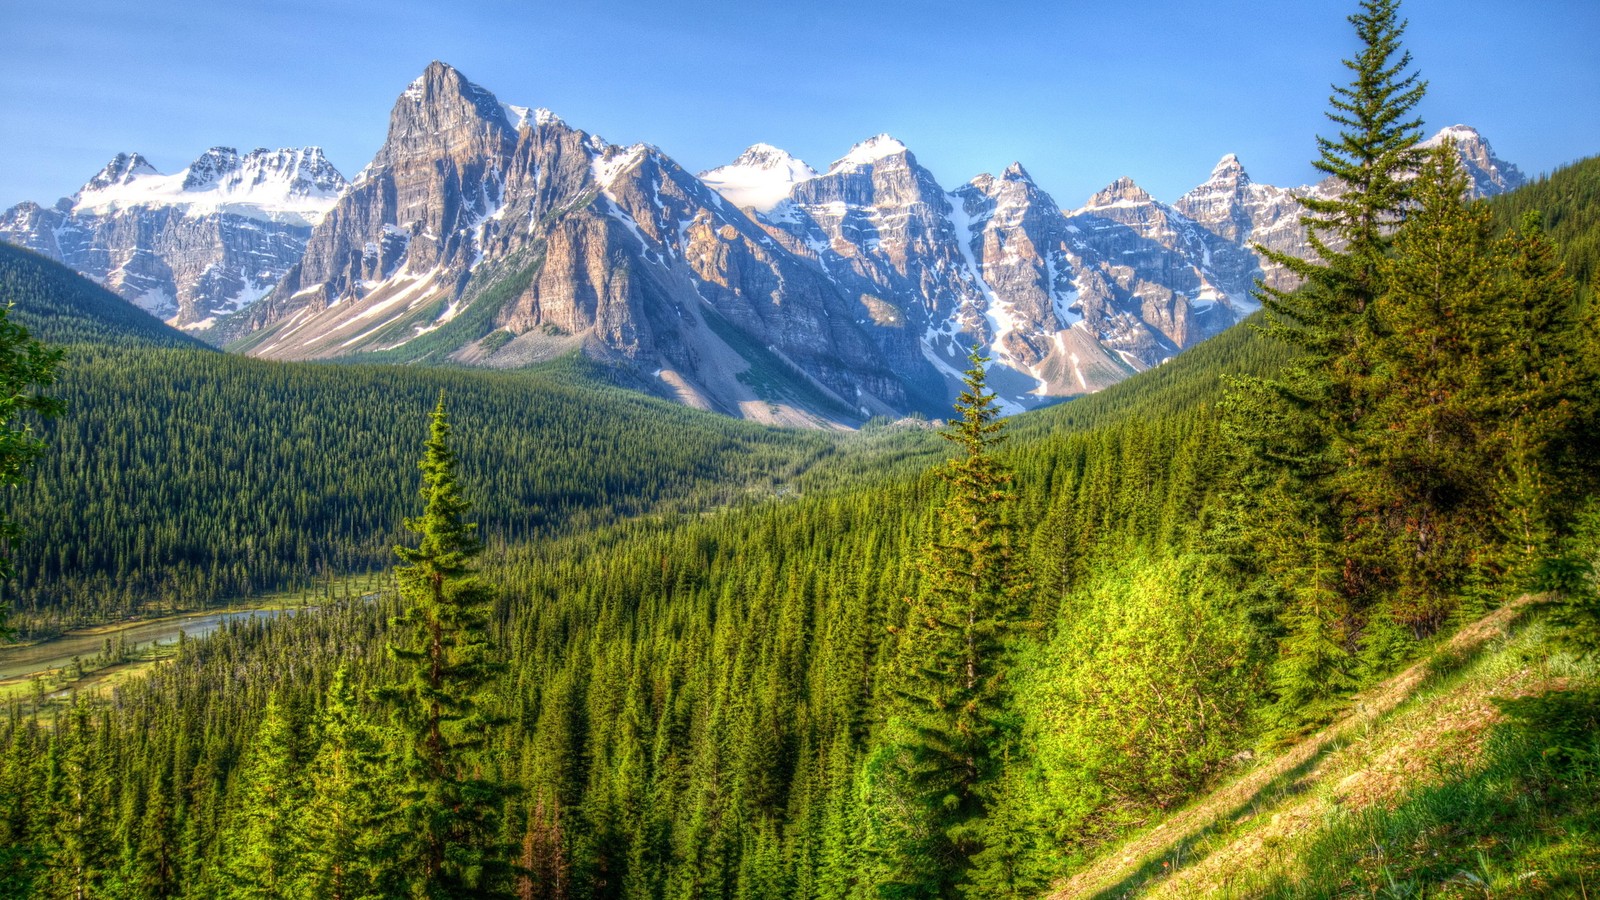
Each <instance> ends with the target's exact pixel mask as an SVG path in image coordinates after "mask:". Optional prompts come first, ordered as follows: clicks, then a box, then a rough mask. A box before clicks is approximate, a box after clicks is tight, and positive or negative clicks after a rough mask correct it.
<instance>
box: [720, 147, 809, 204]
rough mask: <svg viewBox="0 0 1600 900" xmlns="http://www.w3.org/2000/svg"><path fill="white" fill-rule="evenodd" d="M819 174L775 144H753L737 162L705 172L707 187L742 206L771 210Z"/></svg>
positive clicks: (740, 155)
mask: <svg viewBox="0 0 1600 900" xmlns="http://www.w3.org/2000/svg"><path fill="white" fill-rule="evenodd" d="M815 177H817V170H815V169H813V168H811V167H810V166H808V165H806V163H805V161H804V160H801V159H798V158H796V157H794V156H793V155H791V154H790V153H789V152H788V151H786V150H781V149H779V148H777V147H774V146H772V145H771V144H752V145H751V146H750V147H749V149H747V150H745V151H744V152H743V153H741V154H739V158H738V159H735V160H734V161H733V162H731V163H729V164H727V165H725V166H718V167H717V168H715V169H711V170H709V171H705V172H701V173H700V175H699V178H700V180H701V181H702V182H704V183H705V185H706V187H709V188H711V189H712V190H714V191H716V192H717V193H719V194H721V195H722V196H723V197H724V198H725V199H727V200H728V202H730V203H732V204H733V205H734V206H738V207H749V208H752V209H754V210H756V211H757V212H760V213H768V212H771V211H772V210H773V209H774V208H775V207H777V205H778V204H780V203H782V202H783V201H785V200H787V199H789V194H790V193H791V192H793V190H794V186H795V185H797V184H799V183H801V182H803V181H809V180H811V179H813V178H815Z"/></svg>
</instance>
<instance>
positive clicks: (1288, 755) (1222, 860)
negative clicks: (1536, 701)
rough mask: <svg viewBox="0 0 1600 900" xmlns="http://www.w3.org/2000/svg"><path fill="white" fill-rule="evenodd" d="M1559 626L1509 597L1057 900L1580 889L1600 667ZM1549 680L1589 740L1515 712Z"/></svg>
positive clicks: (1091, 868)
mask: <svg viewBox="0 0 1600 900" xmlns="http://www.w3.org/2000/svg"><path fill="white" fill-rule="evenodd" d="M1550 635H1551V629H1550V626H1549V625H1548V624H1547V623H1546V622H1544V621H1543V620H1542V616H1541V615H1539V613H1538V612H1537V604H1536V603H1535V602H1534V601H1533V599H1532V598H1528V597H1524V598H1523V599H1522V600H1520V601H1518V602H1516V603H1512V604H1508V605H1506V606H1504V607H1501V608H1500V609H1498V610H1496V611H1494V612H1493V613H1491V614H1489V615H1488V616H1485V617H1484V618H1483V619H1481V620H1479V621H1477V622H1475V623H1472V624H1470V625H1468V626H1466V627H1464V628H1462V629H1461V630H1460V631H1458V632H1457V633H1456V634H1455V635H1454V637H1452V638H1451V639H1450V640H1448V641H1445V642H1442V643H1441V644H1440V645H1439V646H1438V647H1436V648H1435V649H1434V650H1433V651H1432V653H1431V654H1429V655H1428V657H1427V658H1425V659H1423V660H1422V661H1420V662H1418V663H1416V664H1414V665H1412V666H1410V667H1409V668H1407V669H1405V670H1404V671H1402V672H1401V673H1399V674H1397V675H1395V676H1394V677H1392V678H1390V679H1388V680H1386V681H1383V682H1381V683H1379V684H1377V685H1374V686H1373V687H1371V688H1369V689H1367V690H1365V691H1363V692H1361V693H1360V694H1358V695H1357V696H1356V697H1355V698H1353V708H1352V709H1351V711H1350V712H1349V713H1348V714H1347V715H1345V716H1343V717H1341V718H1340V719H1339V720H1338V721H1336V722H1334V723H1332V724H1330V725H1329V726H1328V727H1327V728H1324V729H1323V730H1321V731H1319V732H1317V733H1316V734H1313V735H1311V736H1309V737H1307V738H1305V739H1304V740H1302V741H1300V742H1298V743H1296V744H1294V745H1292V746H1291V747H1289V748H1287V749H1285V750H1282V751H1278V752H1269V753H1267V754H1265V755H1263V756H1262V757H1261V758H1260V759H1257V760H1255V761H1254V762H1253V763H1252V764H1251V765H1250V767H1249V769H1248V771H1247V772H1246V773H1244V774H1242V775H1241V776H1239V777H1238V778H1237V779H1234V780H1233V781H1231V782H1229V783H1226V784H1224V785H1221V786H1220V787H1218V788H1217V789H1216V790H1215V791H1213V792H1211V793H1209V794H1206V795H1205V796H1202V797H1200V798H1197V799H1196V800H1195V801H1194V802H1193V803H1191V804H1189V805H1187V806H1186V807H1185V808H1183V809H1181V810H1179V811H1177V812H1174V813H1173V814H1171V815H1168V816H1162V817H1158V818H1157V819H1155V821H1154V822H1153V823H1151V824H1149V825H1148V826H1146V827H1144V828H1142V829H1140V830H1139V832H1138V833H1136V834H1135V835H1132V836H1130V837H1129V838H1127V839H1126V840H1123V841H1118V842H1114V843H1111V844H1109V845H1107V846H1105V847H1103V848H1100V849H1099V850H1098V852H1097V853H1096V856H1095V859H1094V860H1093V861H1092V862H1091V863H1089V864H1088V865H1087V866H1085V867H1084V868H1083V869H1082V870H1080V871H1079V872H1077V873H1076V874H1074V875H1073V876H1072V877H1071V878H1070V879H1068V880H1066V882H1065V884H1063V885H1060V886H1058V887H1057V889H1056V890H1054V891H1053V892H1052V893H1051V894H1050V895H1049V896H1050V897H1051V900H1080V898H1112V897H1129V896H1137V897H1186V898H1200V897H1234V898H1245V897H1332V896H1347V895H1355V896H1373V895H1376V896H1415V897H1482V896H1492V897H1506V898H1511V897H1579V896H1586V895H1587V894H1586V893H1585V892H1586V891H1587V889H1588V888H1587V886H1588V885H1595V884H1600V844H1597V842H1596V839H1597V828H1600V800H1597V796H1596V794H1595V793H1594V791H1593V787H1592V779H1593V778H1594V774H1595V766H1596V764H1597V762H1600V755H1597V751H1600V746H1597V745H1594V744H1593V739H1594V737H1595V735H1596V734H1597V733H1600V732H1596V731H1595V730H1593V729H1594V728H1595V722H1594V716H1595V715H1597V714H1600V707H1597V706H1595V705H1594V698H1595V697H1596V696H1597V694H1596V691H1597V689H1600V666H1597V665H1596V662H1595V661H1589V662H1584V661H1582V660H1580V659H1578V658H1576V657H1574V656H1573V655H1571V654H1570V653H1563V652H1561V650H1560V649H1559V648H1557V647H1556V646H1554V645H1553V644H1552V642H1551V641H1550ZM1550 691H1554V692H1555V693H1554V694H1551V695H1550V696H1551V697H1553V698H1555V699H1553V700H1546V701H1544V702H1545V703H1547V704H1548V705H1549V706H1551V707H1555V708H1562V707H1571V708H1573V709H1574V710H1579V711H1581V712H1580V715H1587V716H1588V717H1589V720H1588V725H1587V727H1588V728H1589V729H1590V730H1589V734H1588V737H1589V739H1590V743H1587V744H1585V743H1581V742H1580V743H1578V744H1577V745H1576V746H1574V745H1573V744H1572V742H1571V740H1570V735H1567V734H1563V733H1561V732H1560V731H1558V730H1551V729H1550V723H1549V722H1548V721H1539V720H1538V719H1534V720H1532V721H1529V720H1528V719H1526V718H1518V717H1517V714H1516V713H1517V711H1518V710H1526V709H1529V708H1530V707H1529V706H1528V704H1529V700H1528V699H1527V698H1530V697H1533V696H1537V695H1541V694H1544V693H1545V692H1550ZM1519 703H1520V704H1522V705H1521V706H1519V705H1518V704H1519ZM1585 707H1587V709H1586V710H1585ZM1507 710H1511V711H1512V715H1507V712H1506V711H1507ZM1579 721H1583V720H1582V719H1581V718H1580V719H1579Z"/></svg>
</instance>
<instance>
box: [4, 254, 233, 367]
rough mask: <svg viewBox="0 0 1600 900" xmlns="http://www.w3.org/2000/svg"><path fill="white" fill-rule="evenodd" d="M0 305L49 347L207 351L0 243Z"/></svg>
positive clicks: (74, 276)
mask: <svg viewBox="0 0 1600 900" xmlns="http://www.w3.org/2000/svg"><path fill="white" fill-rule="evenodd" d="M0 303H11V304H14V305H15V308H14V310H13V311H12V313H11V315H12V317H13V318H14V319H15V320H16V321H17V322H19V323H21V324H22V325H23V326H24V327H26V328H27V329H28V331H29V332H31V333H32V334H33V336H34V337H36V338H38V339H40V340H42V341H46V342H48V343H52V344H77V343H87V344H102V345H109V346H118V347H134V346H140V347H189V348H193V349H197V350H198V349H202V348H206V345H205V344H202V343H201V342H200V341H197V340H195V339H194V338H191V337H189V336H188V335H186V334H184V333H183V332H181V331H178V330H177V329H175V328H170V327H168V326H166V325H163V324H162V323H161V322H160V321H158V320H156V319H154V318H152V317H151V316H150V315H149V314H147V313H145V312H144V310H141V309H139V308H138V307H136V306H133V305H132V304H130V303H128V302H127V301H126V300H123V299H122V298H121V297H118V296H117V295H116V294H113V293H111V292H110V291H108V290H106V289H104V288H102V287H100V286H99V285H97V284H95V283H94V282H92V281H90V280H89V279H87V278H85V277H83V276H82V275H79V274H78V273H77V272H74V271H73V270H71V269H69V268H67V267H66V266H64V265H62V264H61V263H58V262H53V261H51V260H49V259H46V258H45V257H43V256H40V255H39V254H37V253H34V252H33V251H31V250H24V249H22V248H21V247H17V246H13V245H11V244H7V243H4V242H0Z"/></svg>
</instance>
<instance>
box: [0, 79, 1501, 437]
mask: <svg viewBox="0 0 1600 900" xmlns="http://www.w3.org/2000/svg"><path fill="white" fill-rule="evenodd" d="M1446 138H1449V139H1452V140H1454V141H1455V145H1456V149H1457V152H1458V154H1459V155H1460V157H1461V159H1462V161H1463V164H1464V165H1465V167H1466V168H1467V171H1468V173H1469V176H1470V179H1471V181H1472V191H1473V192H1474V194H1475V195H1478V196H1487V195H1491V194H1495V193H1499V192H1502V191H1505V190H1509V189H1511V188H1514V187H1516V186H1518V185H1520V184H1521V183H1522V182H1523V181H1524V178H1523V176H1522V174H1521V172H1519V171H1518V170H1517V168H1516V167H1515V166H1513V165H1510V164H1509V163H1506V162H1504V161H1502V160H1500V159H1498V158H1497V157H1496V156H1495V155H1494V153H1493V150H1492V148H1491V147H1490V146H1489V144H1488V142H1487V141H1485V140H1484V139H1483V137H1482V136H1481V135H1479V134H1478V133H1477V132H1476V131H1474V130H1472V129H1470V128H1468V127H1466V126H1454V127H1452V128H1448V129H1445V130H1444V131H1442V132H1440V133H1439V134H1437V135H1435V136H1434V137H1433V138H1431V139H1430V143H1433V142H1438V141H1442V140H1444V139H1446ZM1336 189H1337V188H1336V186H1335V185H1332V184H1329V183H1323V184H1321V185H1312V186H1305V187H1297V188H1280V187H1274V186H1271V185H1263V184H1257V183H1255V182H1253V181H1252V180H1251V179H1250V177H1249V175H1248V174H1247V173H1246V171H1245V169H1244V167H1243V165H1242V164H1241V163H1240V161H1239V160H1238V159H1237V158H1236V157H1234V156H1231V155H1230V156H1226V157H1224V158H1223V159H1222V160H1221V161H1220V162H1219V163H1218V164H1217V166H1216V168H1215V169H1214V170H1213V172H1212V173H1211V176H1210V178H1209V179H1207V180H1206V181H1205V182H1204V183H1203V184H1201V185H1199V186H1197V187H1196V188H1194V189H1193V190H1192V191H1190V192H1188V193H1187V194H1185V195H1184V196H1183V197H1181V198H1180V199H1178V200H1177V201H1176V202H1175V203H1172V204H1170V205H1169V204H1165V203H1162V202H1160V201H1158V200H1156V199H1155V198H1153V197H1151V196H1150V194H1148V193H1147V192H1146V191H1144V190H1143V189H1142V188H1140V187H1139V186H1138V185H1137V184H1135V183H1134V182H1133V181H1132V180H1130V179H1126V178H1124V179H1119V180H1118V181H1116V182H1114V183H1112V184H1111V185H1108V186H1107V187H1106V188H1105V189H1104V190H1102V191H1100V192H1098V193H1096V194H1095V195H1094V196H1092V197H1090V198H1089V200H1088V201H1087V202H1086V203H1085V204H1084V205H1082V206H1081V207H1078V208H1076V209H1063V208H1062V207H1060V206H1059V205H1058V204H1057V203H1056V201H1055V200H1054V199H1053V198H1052V197H1050V195H1049V194H1048V193H1046V192H1045V191H1044V190H1042V189H1041V188H1040V187H1039V186H1038V185H1037V184H1036V183H1035V182H1034V181H1033V179H1032V178H1031V177H1030V176H1029V175H1028V173H1027V171H1026V170H1025V169H1024V168H1023V167H1022V165H1021V164H1013V165H1012V166H1010V167H1008V168H1007V169H1006V170H1005V171H1003V172H1001V173H1000V174H999V175H989V174H984V175H979V176H977V177H975V178H973V179H972V180H971V181H969V182H967V183H966V184H963V185H960V186H959V187H956V188H955V189H953V190H947V189H946V188H945V187H943V186H941V185H940V184H939V183H938V181H937V180H936V179H935V178H934V176H933V174H932V173H931V172H929V171H928V170H927V169H926V168H924V167H923V166H922V165H921V164H920V163H919V162H918V161H917V158H916V156H915V154H914V153H913V152H912V151H911V150H910V149H909V148H907V147H906V146H905V145H904V144H902V143H901V142H899V141H897V140H895V139H894V138H892V137H890V136H888V135H878V136H876V137H872V138H869V139H867V140H865V141H863V142H861V143H859V144H857V145H856V146H855V147H853V148H851V149H850V150H849V152H847V153H846V154H844V155H843V156H841V157H840V158H839V159H837V160H835V161H834V162H833V163H832V164H831V165H829V166H828V167H827V168H826V170H820V171H819V170H818V169H815V168H813V167H812V166H810V165H808V164H806V163H805V162H803V161H801V160H799V159H796V158H795V157H793V156H792V155H790V154H788V153H786V152H785V151H783V150H781V149H779V148H776V147H772V146H769V145H765V144H757V145H754V146H752V147H751V148H750V149H748V150H747V151H745V152H744V153H743V154H741V155H740V156H739V158H738V159H736V160H734V161H733V162H731V163H730V164H728V165H725V166H721V167H718V168H715V169H712V170H710V171H707V172H702V173H699V174H698V175H696V174H693V173H691V172H689V171H687V170H685V169H684V168H683V167H681V166H680V165H678V164H677V163H676V162H675V161H674V160H672V159H671V158H670V157H669V156H667V155H666V154H664V153H663V152H661V151H660V150H659V149H657V148H656V147H653V146H650V145H647V144H637V145H633V146H629V147H622V146H617V145H613V144H610V143H608V142H607V141H605V140H603V139H602V138H600V137H599V136H597V135H593V134H590V133H587V132H585V131H583V130H581V129H578V128H576V127H573V126H571V125H569V124H567V123H566V122H565V121H563V120H562V119H561V118H559V117H558V116H556V115H555V114H554V113H551V112H550V111H548V110H544V109H529V108H525V107H519V106H512V105H508V104H505V103H502V102H501V101H500V100H499V99H498V98H497V97H496V96H495V95H494V94H493V93H492V92H490V91H489V90H487V89H485V88H483V87H480V86H478V85H476V84H473V83H472V82H471V81H469V80H468V79H467V78H466V77H465V76H464V75H463V74H462V73H461V72H459V71H458V70H456V69H454V68H452V67H451V66H449V65H446V64H444V63H441V62H434V63H432V64H430V65H429V66H428V67H427V68H426V70H425V71H424V72H423V74H422V75H421V77H419V78H418V79H416V80H415V81H414V82H412V83H411V84H410V85H409V86H407V87H406V89H405V90H404V91H403V92H402V93H401V94H400V96H399V98H398V99H397V100H396V102H395V105H394V107H393V109H392V110H391V112H390V116H389V127H388V133H387V135H386V137H385V139H384V142H383V144H382V146H381V147H380V148H379V150H378V151H377V153H376V155H375V156H374V157H373V159H372V160H371V162H370V163H368V164H367V166H366V167H365V168H364V169H362V171H361V172H360V173H359V174H357V175H356V176H355V177H354V178H353V179H351V180H349V181H348V182H347V181H346V180H345V179H344V178H343V177H342V176H341V175H340V173H339V172H338V171H336V170H335V169H334V167H333V166H332V165H331V164H329V163H328V161H327V160H326V159H325V158H324V157H323V155H322V153H321V151H320V150H319V149H317V148H315V147H308V148H304V149H299V150H265V149H262V150H255V151H252V152H250V153H246V154H242V155H241V154H240V153H238V152H237V151H236V150H234V149H231V148H226V147H216V148H212V149H211V150H209V151H207V152H206V153H205V154H203V155H201V156H200V158H198V159H197V160H195V162H194V163H193V164H191V165H190V166H189V167H188V168H186V169H184V170H183V171H181V172H178V173H176V174H173V175H162V174H160V173H158V172H157V171H156V170H155V169H154V168H153V167H152V166H151V165H150V164H149V163H148V162H147V161H146V160H145V159H143V158H142V157H140V156H138V155H137V154H119V155H118V156H117V157H116V158H114V159H113V160H112V161H111V162H110V163H109V164H108V165H107V166H106V167H105V168H104V169H103V170H102V171H101V172H100V173H99V174H97V175H96V176H94V178H92V179H90V180H89V181H88V182H87V183H86V184H84V185H83V187H82V188H80V190H79V191H78V192H77V193H76V194H74V195H73V196H72V197H68V198H64V199H62V200H61V201H59V202H57V203H56V204H55V205H54V206H51V207H43V206H40V205H38V204H34V203H23V204H20V205H18V206H15V207H13V208H11V209H10V210H7V211H6V212H5V213H4V214H3V215H0V239H4V240H6V241H9V242H12V243H15V244H19V245H22V246H25V247H28V248H30V249H33V250H35V251H37V252H39V253H42V254H44V255H46V256H48V257H51V258H53V259H57V260H60V261H62V262H63V263H65V264H67V265H69V266H71V267H72V268H74V269H76V270H78V271H79V272H82V273H83V274H85V275H88V276H89V277H91V278H93V279H95V280H96V281H98V282H100V283H101V284H103V285H105V286H106V287H107V288H109V289H110V290H112V291H115V292H116V293H117V294H119V295H120V296H122V297H124V298H125V299H127V300H129V301H130V302H132V303H134V304H136V305H138V306H140V307H141V308H143V309H145V310H146V311H148V312H150V313H151V314H152V315H155V316H157V317H159V318H162V319H164V320H167V321H169V322H170V323H171V324H174V325H176V326H178V327H181V328H183V329H185V330H186V331H189V332H190V333H191V334H194V335H196V336H198V337H201V338H203V339H205V340H207V341H209V342H212V343H214V344H218V345H226V346H228V347H229V348H230V349H234V350H237V351H240V352H245V353H249V354H252V355H256V356H261V357H267V358H275V359H329V358H362V359H372V360H385V361H402V362H419V361H428V362H436V363H454V364H462V365H471V366H487V367H497V368H513V367H520V366H525V365H529V364H532V363H535V362H539V361H542V360H546V359H550V358H552V357H555V356H558V355H562V354H566V353H570V352H574V351H577V352H582V353H584V354H586V355H588V356H590V357H592V358H595V359H598V360H601V361H604V362H606V363H608V364H609V366H610V370H611V371H613V372H614V373H615V374H616V377H617V378H618V380H620V381H621V382H622V383H624V384H627V385H629V386H633V387H638V388H641V389H644V390H647V391H650V392H652V393H656V394H659V395H662V396H666V397H669V398H672V399H675V400H677V401H679V402H682V403H685V404H688V405H692V406H696V407H701V408H709V409H715V410H718V411H721V412H725V413H728V414H731V415H736V416H741V417H744V418H750V419H755V420H759V421H767V422H777V423H786V424H806V425H846V426H848V425H853V424H857V423H859V422H861V421H863V420H865V419H866V418H869V417H872V416H898V415H902V414H905V413H907V412H913V411H920V412H926V413H939V412H942V411H943V410H944V409H946V408H947V407H948V402H949V399H950V398H951V397H952V396H953V393H954V391H955V390H956V389H957V388H958V387H959V380H960V372H961V370H962V369H964V368H965V367H966V365H967V363H966V358H967V355H968V353H969V352H970V351H971V349H972V348H974V347H976V348H978V349H980V350H981V351H982V352H984V353H985V354H987V355H988V356H989V357H991V359H992V360H993V361H992V363H991V364H990V369H989V381H990V385H991V387H993V388H994V389H996V390H997V391H998V392H999V394H1000V398H1001V401H1002V404H1003V405H1004V406H1005V407H1006V408H1007V409H1008V410H1010V411H1015V410H1020V409H1026V408H1030V407H1034V406H1038V405H1041V404H1044V403H1048V402H1052V401H1054V400H1056V399H1059V398H1062V397H1066V396H1073V395H1078V394H1083V393H1088V392H1092V391H1095V390H1098V389H1100V388H1103V387H1105V386H1107V385H1109V384H1112V383H1114V382H1116V381H1118V380H1120V379H1122V378H1124V377H1126V376H1127V375H1129V374H1132V373H1133V372H1136V371H1142V370H1144V369H1148V368H1150V367H1152V366H1156V365H1159V364H1160V363H1161V362H1163V361H1164V360H1166V359H1169V358H1170V357H1172V356H1173V355H1175V354H1176V353H1178V352H1179V351H1181V350H1183V349H1185V348H1187V347H1190V346H1193V345H1194V344H1195V343H1198V342H1199V341H1202V340H1205V339H1206V338H1208V337H1211V336H1213V335H1215V334H1217V333H1219V332H1220V331H1222V330H1224V329H1226V328H1227V327H1229V326H1231V325H1233V324H1234V323H1235V322H1237V321H1238V320H1239V319H1240V318H1242V317H1243V316H1245V315H1247V314H1248V313H1250V312H1251V311H1253V310H1254V309H1255V308H1256V302H1255V300H1254V299H1253V298H1252V295H1251V292H1252V288H1253V286H1254V284H1255V282H1256V281H1257V280H1258V279H1260V280H1263V281H1266V282H1267V283H1269V284H1275V285H1284V284H1287V283H1288V278H1289V276H1288V274H1287V273H1286V272H1284V271H1282V270H1281V269H1280V268H1278V267H1276V266H1273V265H1271V264H1269V263H1265V262H1264V261H1263V259H1262V258H1261V256H1260V255H1258V254H1257V253H1256V252H1255V251H1254V250H1253V249H1252V246H1253V245H1257V244H1259V245H1261V246H1263V247H1267V248H1269V249H1273V250H1278V251H1282V252H1286V253H1291V254H1305V253H1308V252H1310V251H1309V248H1308V245H1307V243H1306V239H1305V234H1304V229H1303V227H1302V226H1301V225H1300V222H1299V217H1300V215H1301V209H1300V205H1299V202H1298V198H1300V197H1302V196H1305V195H1307V194H1315V193H1321V194H1326V193H1328V192H1330V191H1333V190H1336Z"/></svg>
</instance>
